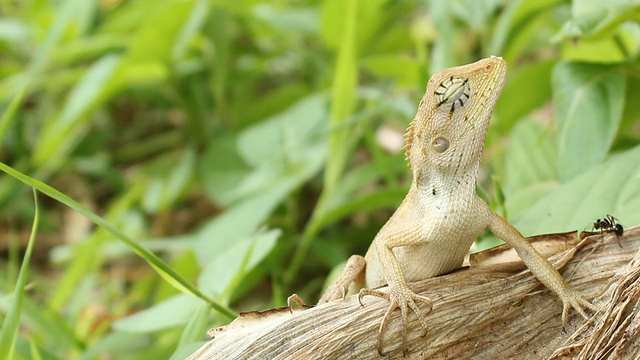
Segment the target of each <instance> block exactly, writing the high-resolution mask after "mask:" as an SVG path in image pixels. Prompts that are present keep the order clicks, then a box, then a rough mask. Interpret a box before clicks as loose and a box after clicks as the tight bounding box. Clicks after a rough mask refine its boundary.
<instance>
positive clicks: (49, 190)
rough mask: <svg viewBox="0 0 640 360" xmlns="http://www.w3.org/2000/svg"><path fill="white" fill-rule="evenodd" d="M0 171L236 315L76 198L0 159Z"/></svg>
mask: <svg viewBox="0 0 640 360" xmlns="http://www.w3.org/2000/svg"><path fill="white" fill-rule="evenodd" d="M0 170H2V171H4V172H5V173H7V174H9V175H11V176H12V177H14V178H16V179H18V180H20V181H21V182H23V183H24V184H26V185H29V186H31V187H34V188H36V189H37V190H39V191H40V192H42V193H43V194H45V195H47V196H49V197H51V198H53V199H55V200H57V201H59V202H61V203H63V204H65V205H67V206H68V207H70V208H72V209H73V210H75V211H77V212H78V213H80V214H81V215H83V216H84V217H86V218H87V219H89V220H91V221H92V222H93V223H95V224H96V225H98V226H100V227H102V228H103V229H105V230H106V231H108V232H109V233H111V234H113V235H114V236H115V237H117V238H118V239H120V241H122V242H123V243H124V244H125V245H127V247H129V249H131V250H132V251H133V252H134V253H135V254H136V255H138V256H140V257H141V258H142V259H144V260H145V261H146V262H147V263H148V264H149V265H151V267H152V268H153V269H154V270H155V271H156V272H157V273H158V274H159V275H160V276H162V278H163V279H165V280H166V281H167V282H168V283H169V284H171V285H172V286H174V287H175V288H176V289H178V290H179V291H181V292H183V293H185V294H190V295H193V296H196V297H198V298H200V299H202V300H204V301H206V302H207V303H208V304H209V305H210V306H211V308H213V309H214V310H215V311H217V312H218V313H220V314H222V315H224V316H226V317H228V318H229V319H233V318H235V317H236V314H235V313H234V312H233V311H232V310H231V309H229V308H228V307H226V306H224V305H222V304H221V303H219V302H217V301H216V300H214V299H212V298H210V297H209V296H207V295H206V294H204V293H203V292H202V291H200V290H199V289H198V288H196V287H195V286H194V285H193V284H191V283H190V282H189V281H187V280H186V279H184V278H183V277H182V276H181V275H180V274H178V273H177V272H175V271H174V270H173V269H172V268H171V267H169V265H167V264H166V263H165V262H164V261H162V260H161V259H160V258H159V257H157V256H156V255H155V254H154V253H152V252H151V251H149V250H147V249H146V248H145V247H144V246H142V245H141V244H139V243H138V242H137V241H135V240H133V239H132V238H130V237H128V236H127V235H125V234H123V233H122V232H120V231H119V230H118V229H116V228H115V227H114V226H113V225H111V223H110V222H108V221H107V220H105V219H103V218H101V217H100V216H98V215H96V214H94V213H93V212H91V211H90V210H89V209H87V208H85V207H84V206H82V205H81V204H80V203H78V202H77V201H75V200H73V199H72V198H70V197H68V196H67V195H65V194H63V193H61V192H60V191H58V190H57V189H55V188H53V187H51V186H49V185H47V184H45V183H43V182H41V181H39V180H36V179H34V178H32V177H29V176H27V175H25V174H23V173H21V172H19V171H17V170H15V169H13V168H11V167H10V166H8V165H6V164H4V163H2V162H0Z"/></svg>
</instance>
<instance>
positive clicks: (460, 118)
mask: <svg viewBox="0 0 640 360" xmlns="http://www.w3.org/2000/svg"><path fill="white" fill-rule="evenodd" d="M506 72H507V65H506V62H505V61H504V60H503V59H502V58H501V57H497V56H491V57H489V58H485V59H482V60H479V61H477V62H474V63H471V64H467V65H463V66H458V67H453V68H448V69H444V70H441V71H439V72H437V73H435V74H434V75H433V76H432V77H431V78H430V80H429V82H428V84H427V89H426V92H425V94H424V96H423V97H422V100H421V101H420V104H419V106H418V110H417V113H416V116H415V118H414V119H413V121H411V124H410V126H409V128H408V131H407V133H406V135H405V140H406V145H405V147H404V150H405V153H406V158H407V161H408V164H409V167H410V169H411V172H412V175H413V179H412V182H411V186H410V188H409V191H408V193H407V195H406V197H405V199H404V200H403V202H402V203H401V205H400V206H399V207H398V208H397V209H396V211H395V212H394V213H393V215H392V216H391V218H389V220H388V221H387V222H386V224H385V225H384V226H383V227H382V228H381V229H380V231H379V232H378V234H377V235H376V236H375V238H374V240H373V242H372V243H371V245H370V247H369V249H368V251H367V253H366V255H365V256H364V257H362V256H360V255H353V256H351V257H350V258H349V260H348V261H347V263H346V265H345V267H344V268H343V270H342V271H341V273H340V274H339V275H338V276H337V278H336V279H335V280H334V282H333V283H332V284H331V285H329V287H328V288H327V290H326V291H325V293H324V295H323V296H322V297H321V298H320V300H319V304H321V303H324V302H328V301H332V300H337V299H339V298H344V296H345V295H346V294H345V291H346V289H347V288H348V287H349V286H350V285H351V290H352V291H350V293H351V292H354V291H353V289H354V288H355V291H357V290H358V289H359V292H358V300H359V302H360V304H361V305H362V300H363V298H364V297H365V296H374V297H380V298H384V299H387V300H389V306H388V309H387V311H386V313H385V314H384V316H383V318H382V321H381V323H380V326H379V329H378V336H377V349H378V353H379V354H380V355H384V352H383V347H382V340H383V334H384V332H385V330H386V328H387V325H388V323H389V319H390V317H391V314H392V313H393V312H394V311H395V310H396V309H398V308H399V309H400V311H401V315H402V326H403V331H402V350H403V353H405V354H406V351H407V346H406V337H407V319H408V314H409V313H410V311H413V312H414V313H415V314H416V316H417V318H418V320H419V322H420V325H421V327H422V329H423V330H424V335H426V334H427V329H428V327H427V322H426V319H425V315H426V314H428V313H429V312H430V311H431V309H432V304H433V302H432V300H431V299H430V298H429V297H427V296H423V295H419V294H416V293H414V292H413V291H412V290H411V288H410V287H409V285H408V283H409V282H415V281H419V280H423V279H427V278H431V277H435V276H438V275H441V274H445V273H448V272H451V271H453V270H455V269H457V268H459V267H461V266H462V262H463V260H464V257H465V255H466V253H467V252H468V251H469V248H470V247H471V244H472V243H473V242H474V241H475V239H476V238H477V237H478V236H479V235H480V233H481V232H482V231H483V230H484V229H486V228H488V229H489V230H490V231H491V232H492V233H493V234H494V235H495V236H497V237H498V238H500V239H502V240H503V241H504V242H505V243H507V244H508V245H509V246H511V247H512V248H514V249H515V251H516V253H517V254H518V256H519V257H520V258H521V259H522V260H523V262H524V263H525V264H526V266H527V267H528V268H529V270H530V271H531V273H532V274H533V275H534V276H535V277H536V278H537V279H538V280H539V281H540V282H542V283H543V284H544V285H545V286H546V287H547V288H549V289H550V290H551V291H553V292H554V293H555V294H556V295H557V296H558V297H559V298H560V300H561V301H562V306H563V309H562V322H563V326H564V325H565V324H566V323H567V318H568V313H569V310H570V309H571V308H572V307H573V308H574V309H575V310H576V311H578V312H579V313H580V315H582V316H583V317H584V318H587V315H586V313H585V311H584V309H583V307H584V308H588V309H591V310H596V308H595V306H594V305H593V304H591V302H590V301H589V299H588V298H587V297H585V296H583V295H582V294H581V293H580V292H578V291H577V290H575V289H573V288H572V287H570V286H569V285H568V284H567V283H566V282H565V280H564V279H563V277H562V275H560V273H559V272H558V271H557V270H556V269H555V268H554V267H553V265H551V263H549V261H548V260H547V259H546V258H545V257H543V256H542V255H541V254H540V253H539V252H538V251H536V249H534V247H533V246H532V245H531V244H530V243H529V242H527V240H526V239H525V238H524V237H523V235H522V234H521V233H520V232H519V231H518V230H517V229H516V228H515V227H514V226H513V225H511V224H510V223H509V222H507V221H506V220H505V219H504V218H503V217H501V216H500V215H499V214H497V213H495V212H494V211H493V210H491V208H490V207H489V206H488V205H487V204H486V203H485V201H484V200H482V199H481V198H480V197H479V196H478V195H477V194H476V181H477V179H478V171H479V167H480V160H481V156H482V150H483V148H484V142H485V137H486V134H487V131H488V128H489V121H490V119H491V115H492V112H493V108H494V106H495V104H496V102H497V100H498V98H499V96H500V92H501V91H502V87H503V85H504V82H505V78H506ZM384 285H388V288H387V290H386V291H385V290H382V289H379V288H381V287H383V286H384ZM418 303H422V304H424V305H423V306H424V310H423V309H421V308H420V307H419V306H418Z"/></svg>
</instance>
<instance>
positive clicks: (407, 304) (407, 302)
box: [358, 288, 433, 356]
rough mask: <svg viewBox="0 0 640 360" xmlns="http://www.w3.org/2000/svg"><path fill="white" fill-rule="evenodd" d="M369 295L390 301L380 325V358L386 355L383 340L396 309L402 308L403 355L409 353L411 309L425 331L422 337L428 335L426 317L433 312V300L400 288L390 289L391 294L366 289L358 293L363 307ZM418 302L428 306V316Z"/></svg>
mask: <svg viewBox="0 0 640 360" xmlns="http://www.w3.org/2000/svg"><path fill="white" fill-rule="evenodd" d="M367 295H371V296H376V297H380V298H385V299H387V300H389V308H388V309H387V312H386V313H385V314H384V317H383V318H382V322H381V323H380V329H379V330H378V345H377V347H378V353H379V354H380V356H384V355H385V354H384V353H383V352H382V338H383V334H384V331H385V329H386V327H387V324H388V322H389V317H390V316H391V313H392V312H393V311H394V310H395V309H398V308H400V311H401V313H402V353H403V354H406V353H407V316H408V314H409V308H411V310H413V312H414V313H416V316H417V317H418V320H419V321H420V325H421V326H422V329H423V330H424V334H423V335H422V336H425V335H427V331H428V327H427V322H426V320H425V318H424V316H425V315H426V314H428V313H429V312H431V307H432V305H433V301H431V299H429V298H428V297H426V296H421V295H418V294H416V293H414V292H413V291H411V290H410V289H409V288H400V289H399V290H397V289H396V290H391V289H390V291H389V292H384V291H380V290H373V289H366V288H364V289H360V292H359V293H358V302H360V305H361V306H364V305H363V304H362V297H363V296H367ZM416 301H421V302H423V303H425V304H427V306H428V308H429V309H428V310H427V311H426V314H425V313H423V311H422V310H421V309H420V308H419V307H418V305H416Z"/></svg>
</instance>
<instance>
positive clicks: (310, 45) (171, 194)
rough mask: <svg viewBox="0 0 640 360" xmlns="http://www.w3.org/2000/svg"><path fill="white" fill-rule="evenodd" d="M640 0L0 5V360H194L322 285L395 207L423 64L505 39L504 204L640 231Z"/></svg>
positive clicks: (536, 224)
mask: <svg viewBox="0 0 640 360" xmlns="http://www.w3.org/2000/svg"><path fill="white" fill-rule="evenodd" d="M639 10H640V9H639V4H638V3H637V1H630V0H629V1H624V0H620V1H615V2H613V1H611V2H609V1H606V2H605V1H596V0H581V1H573V2H569V1H560V0H511V1H506V0H492V1H476V0H459V1H448V0H440V1H438V0H433V1H418V0H402V1H386V0H367V1H363V0H348V1H344V0H326V1H320V0H317V1H305V2H303V1H293V0H279V1H260V0H246V1H224V0H217V1H216V0H210V1H206V0H194V1H184V0H136V1H120V0H100V1H93V0H60V1H45V0H28V1H11V0H0V13H1V14H2V17H1V18H0V79H1V80H0V113H1V114H2V118H1V122H0V139H1V141H2V147H1V153H0V159H1V160H2V162H3V164H2V166H1V168H2V170H3V171H4V172H5V174H4V175H3V176H1V177H0V213H1V215H0V224H1V226H0V255H1V256H0V264H1V266H0V319H1V320H2V328H1V331H0V358H9V357H11V358H15V359H31V358H33V359H94V358H100V359H110V358H117V359H159V358H170V357H171V358H175V359H179V358H184V357H185V356H187V355H188V354H189V353H190V352H192V351H193V350H195V349H196V348H197V347H198V346H199V345H200V344H201V343H202V341H203V339H204V334H205V332H206V330H207V329H208V328H210V327H214V326H219V325H222V324H225V323H228V322H229V321H230V320H231V318H232V317H233V314H234V312H235V311H243V310H256V309H264V308H269V307H273V306H280V305H283V304H284V301H285V299H286V297H287V296H288V295H290V294H291V293H293V292H297V293H298V294H300V295H302V297H303V298H305V299H307V301H309V302H313V300H314V299H316V298H317V296H318V295H319V293H320V291H321V288H322V286H323V283H324V281H325V279H326V278H327V274H328V273H329V271H330V270H332V269H336V268H338V267H339V265H340V264H341V263H342V262H343V261H344V260H345V259H346V258H347V257H348V256H349V255H351V254H353V253H360V254H362V253H364V252H365V250H366V248H367V247H368V245H369V243H370V241H371V239H372V238H373V236H374V235H375V233H376V232H377V230H378V229H379V228H380V226H381V225H382V224H383V223H384V221H385V220H386V219H387V218H388V216H389V215H390V214H391V212H392V211H393V209H394V208H395V206H397V204H398V203H399V202H400V201H401V200H402V198H403V196H404V194H405V192H406V189H407V187H408V183H409V181H410V178H409V177H408V170H407V168H406V164H405V162H404V155H403V153H402V151H401V150H400V149H399V144H400V146H401V141H400V140H401V135H402V133H403V131H404V130H403V129H404V128H406V127H407V125H408V123H409V121H410V120H411V119H412V118H413V116H414V114H415V109H416V107H417V104H418V102H419V99H420V98H421V96H422V93H423V91H424V88H425V85H426V82H427V80H428V78H429V76H430V74H431V73H433V72H435V71H437V70H439V69H442V68H444V67H448V66H454V65H460V64H464V63H468V62H472V61H475V60H477V59H479V58H481V57H486V56H488V55H491V54H495V55H501V56H502V57H504V58H505V59H506V61H507V62H508V64H509V73H508V81H507V84H506V86H505V89H504V91H503V92H502V96H501V99H500V101H499V103H498V105H497V107H496V109H495V112H494V119H493V120H492V125H491V128H490V130H489V137H488V139H487V145H486V150H485V159H484V160H483V168H482V174H481V179H480V184H479V185H480V186H479V190H481V192H482V193H484V194H485V195H484V196H485V197H486V198H487V199H488V200H489V202H490V204H491V205H492V207H493V208H494V209H496V210H497V211H498V212H500V213H502V214H504V215H505V216H507V218H508V219H509V220H511V221H512V222H513V223H514V224H515V225H516V226H517V227H518V228H519V229H520V230H521V231H522V232H523V233H525V234H526V235H533V234H539V233H547V232H554V231H568V230H574V229H579V230H582V229H585V228H586V229H590V228H591V224H592V222H593V220H594V219H595V218H597V217H601V216H604V215H606V214H613V215H614V216H616V217H617V218H618V219H619V220H620V222H621V223H622V224H623V225H625V226H631V225H636V224H639V223H640V206H639V204H640V146H639V144H640V101H638V99H639V97H640V67H639V66H640V61H639V59H638V56H639V50H640V49H639V47H640V26H639V25H638V20H639V19H640V11H639ZM5 164H6V165H5ZM22 174H27V175H29V176H25V175H22ZM36 179H37V180H36ZM40 181H41V182H40ZM28 185H30V186H33V187H36V188H37V189H39V190H40V191H41V192H43V193H45V194H47V195H49V196H50V197H45V196H42V195H40V196H39V211H38V213H37V215H38V218H39V220H38V221H34V216H35V209H36V207H35V206H34V201H33V195H32V193H31V191H29V186H28ZM56 189H57V190H59V192H58V191H57V190H56ZM51 197H52V198H53V199H56V200H58V201H56V200H52V198H51ZM83 215H85V216H87V217H84V216H83ZM32 224H33V225H32ZM95 224H99V225H101V226H96V225H95ZM36 225H37V229H36ZM32 226H33V228H32ZM31 235H34V236H31ZM481 242H482V243H483V246H488V244H491V243H493V240H492V239H491V238H490V235H489V234H486V235H485V236H483V240H481ZM27 245H29V247H27ZM147 249H149V250H151V251H148V250H147ZM154 254H156V255H157V256H156V255H154ZM23 260H24V261H23ZM21 264H24V266H23V267H22V268H21V267H20V265H21ZM27 271H28V272H27ZM10 351H12V352H11V353H10Z"/></svg>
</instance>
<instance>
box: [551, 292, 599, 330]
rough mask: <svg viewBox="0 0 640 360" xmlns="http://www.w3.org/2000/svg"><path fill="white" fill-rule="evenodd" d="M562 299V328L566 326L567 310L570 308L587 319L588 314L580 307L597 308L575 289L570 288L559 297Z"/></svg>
mask: <svg viewBox="0 0 640 360" xmlns="http://www.w3.org/2000/svg"><path fill="white" fill-rule="evenodd" d="M560 299H561V300H562V328H563V329H564V328H566V326H567V322H568V320H569V310H570V309H571V308H574V309H576V311H577V312H578V313H579V314H580V315H581V316H582V317H583V318H585V319H589V316H587V314H586V313H585V311H584V309H583V308H582V307H586V308H588V309H590V310H592V311H597V310H598V308H597V307H596V306H595V305H593V304H592V303H591V302H590V301H589V300H587V298H585V297H584V296H582V294H581V293H579V292H578V291H575V290H570V291H568V292H567V293H566V294H564V295H562V296H561V297H560Z"/></svg>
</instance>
